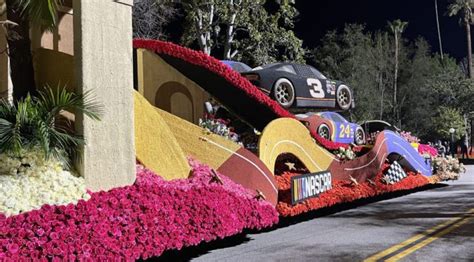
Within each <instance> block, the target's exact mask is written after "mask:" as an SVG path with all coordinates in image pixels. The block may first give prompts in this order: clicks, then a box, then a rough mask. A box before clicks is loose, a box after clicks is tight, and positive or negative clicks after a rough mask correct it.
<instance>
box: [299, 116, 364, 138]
mask: <svg viewBox="0 0 474 262" xmlns="http://www.w3.org/2000/svg"><path fill="white" fill-rule="evenodd" d="M296 118H297V119H298V120H299V121H300V122H302V123H304V124H305V126H306V127H307V128H308V129H310V130H313V131H315V132H316V133H317V134H318V135H319V136H321V137H323V138H325V139H327V140H331V141H333V142H338V143H344V144H356V145H363V144H365V142H366V136H365V132H364V129H362V127H361V126H360V125H358V124H356V123H351V122H349V121H347V120H346V119H345V118H344V117H342V116H341V115H340V114H338V113H336V112H320V113H313V112H310V113H306V114H298V115H296Z"/></svg>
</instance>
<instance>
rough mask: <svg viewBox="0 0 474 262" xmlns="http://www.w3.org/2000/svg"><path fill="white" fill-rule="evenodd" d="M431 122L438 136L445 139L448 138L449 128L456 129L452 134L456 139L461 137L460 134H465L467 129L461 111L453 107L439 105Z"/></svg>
mask: <svg viewBox="0 0 474 262" xmlns="http://www.w3.org/2000/svg"><path fill="white" fill-rule="evenodd" d="M433 123H434V127H435V130H436V132H437V133H438V136H439V137H443V138H445V139H449V138H450V135H451V133H449V129H450V128H454V129H455V130H456V132H455V134H454V135H455V138H456V139H459V138H461V135H463V134H465V133H466V130H467V127H466V125H465V123H464V119H463V116H462V114H461V112H459V110H457V109H455V108H450V107H440V108H439V109H438V115H437V116H436V117H434V118H433Z"/></svg>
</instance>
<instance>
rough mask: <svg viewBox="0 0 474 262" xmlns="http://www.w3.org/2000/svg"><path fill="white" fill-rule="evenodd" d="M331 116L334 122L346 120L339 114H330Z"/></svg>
mask: <svg viewBox="0 0 474 262" xmlns="http://www.w3.org/2000/svg"><path fill="white" fill-rule="evenodd" d="M331 118H332V120H334V121H336V122H341V123H344V122H346V119H345V118H344V117H342V116H341V115H339V114H331Z"/></svg>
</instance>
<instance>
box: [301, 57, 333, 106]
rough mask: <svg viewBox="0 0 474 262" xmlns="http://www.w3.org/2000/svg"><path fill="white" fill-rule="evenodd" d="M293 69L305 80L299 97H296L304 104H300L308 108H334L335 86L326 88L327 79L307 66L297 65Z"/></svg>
mask: <svg viewBox="0 0 474 262" xmlns="http://www.w3.org/2000/svg"><path fill="white" fill-rule="evenodd" d="M295 68H296V70H297V72H298V75H300V76H301V77H303V78H304V79H305V85H304V86H302V87H301V90H299V91H300V92H299V93H300V96H299V97H297V99H300V101H303V102H304V103H301V104H305V105H306V106H308V107H319V108H334V106H335V99H334V98H335V85H333V84H331V85H330V86H328V80H327V78H326V77H325V76H324V75H322V74H321V73H320V72H319V71H317V70H316V69H314V68H312V67H310V66H308V65H297V66H295ZM331 88H333V89H331ZM300 101H299V102H300Z"/></svg>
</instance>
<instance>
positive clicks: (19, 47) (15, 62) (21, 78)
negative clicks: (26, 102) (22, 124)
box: [5, 0, 62, 100]
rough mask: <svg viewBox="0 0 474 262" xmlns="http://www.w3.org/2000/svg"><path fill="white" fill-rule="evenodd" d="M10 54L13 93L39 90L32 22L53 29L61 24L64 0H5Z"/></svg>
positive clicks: (18, 97) (16, 95)
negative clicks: (35, 75) (58, 20)
mask: <svg viewBox="0 0 474 262" xmlns="http://www.w3.org/2000/svg"><path fill="white" fill-rule="evenodd" d="M5 3H6V13H7V19H8V20H9V21H10V22H11V23H12V25H10V26H8V27H7V35H8V36H9V37H8V39H7V42H8V54H9V57H10V68H11V79H12V83H13V97H14V99H15V100H18V99H20V98H24V97H26V96H27V94H28V93H30V94H36V84H35V77H34V69H33V59H32V54H31V40H30V35H29V34H30V23H31V24H34V25H37V26H40V27H41V28H43V29H45V30H50V29H52V28H53V27H55V26H56V24H57V8H58V6H59V5H60V4H61V3H62V0H41V1H37V0H5Z"/></svg>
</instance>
